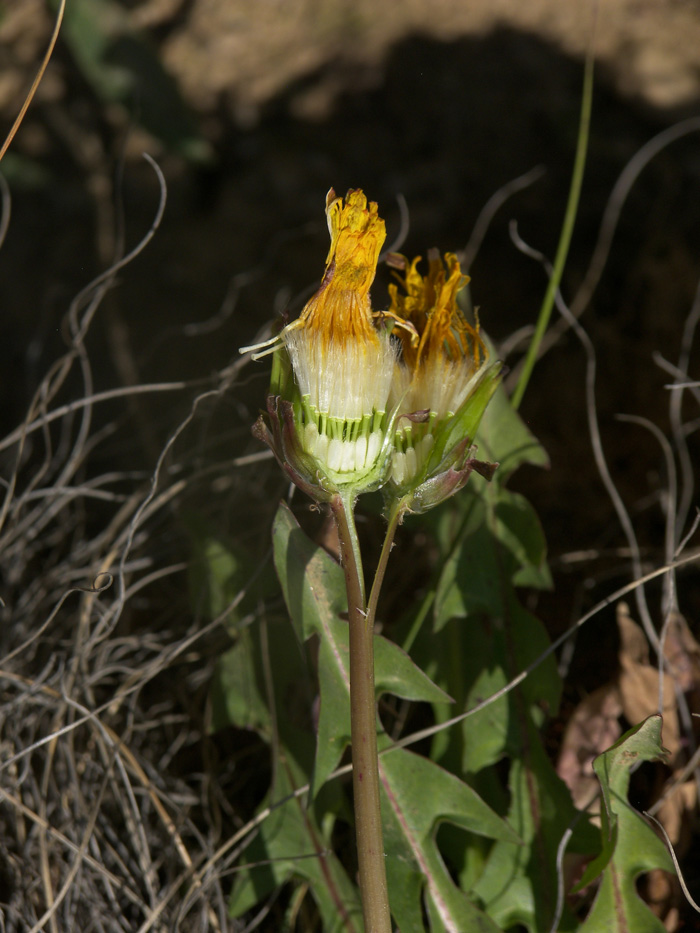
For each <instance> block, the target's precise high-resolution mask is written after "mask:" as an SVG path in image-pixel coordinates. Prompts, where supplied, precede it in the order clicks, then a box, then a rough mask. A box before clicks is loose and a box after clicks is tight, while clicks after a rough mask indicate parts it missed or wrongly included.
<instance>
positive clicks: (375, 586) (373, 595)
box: [367, 499, 407, 628]
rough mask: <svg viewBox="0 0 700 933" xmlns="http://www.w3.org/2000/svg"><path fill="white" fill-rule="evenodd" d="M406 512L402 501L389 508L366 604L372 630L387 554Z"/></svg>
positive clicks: (387, 558)
mask: <svg viewBox="0 0 700 933" xmlns="http://www.w3.org/2000/svg"><path fill="white" fill-rule="evenodd" d="M406 511H407V507H406V505H405V500H404V499H397V500H395V501H394V503H393V505H392V506H391V511H390V513H389V520H388V523H387V529H386V535H385V536H384V544H383V545H382V553H381V554H380V555H379V562H378V564H377V569H376V571H375V574H374V581H373V583H372V589H371V590H370V594H369V601H368V603H367V625H368V626H370V627H371V628H374V619H375V617H376V615H377V603H378V602H379V593H380V591H381V588H382V583H383V582H384V574H385V573H386V565H387V564H388V563H389V554H390V553H391V549H392V547H393V546H394V535H395V534H396V529H397V528H398V526H399V525H400V524H401V522H402V521H403V517H404V515H405V514H406Z"/></svg>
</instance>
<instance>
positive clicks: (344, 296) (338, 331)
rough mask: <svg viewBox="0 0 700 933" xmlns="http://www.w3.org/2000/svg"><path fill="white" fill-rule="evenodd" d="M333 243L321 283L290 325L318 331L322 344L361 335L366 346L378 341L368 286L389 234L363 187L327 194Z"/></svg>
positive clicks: (372, 278)
mask: <svg viewBox="0 0 700 933" xmlns="http://www.w3.org/2000/svg"><path fill="white" fill-rule="evenodd" d="M326 217H327V218H328V230H329V232H330V235H331V247H330V250H329V251H328V256H327V258H326V271H325V274H324V276H323V281H322V282H321V287H320V288H319V290H318V291H317V292H316V294H315V295H314V296H313V298H312V299H311V300H310V301H309V302H308V304H307V305H306V307H305V308H304V310H303V311H302V313H301V316H300V317H299V320H298V321H296V322H295V323H294V324H291V325H290V328H296V327H303V328H305V329H307V330H309V331H313V332H314V336H315V338H316V339H317V340H319V341H320V343H321V345H322V347H323V348H324V349H327V348H328V346H329V344H331V343H333V344H336V345H343V344H345V343H346V342H347V341H348V340H350V339H354V340H360V341H361V342H363V343H365V344H366V346H367V349H370V348H372V349H376V348H377V347H378V346H379V337H378V336H377V331H376V329H375V326H374V323H373V321H372V308H371V305H370V299H369V290H370V286H371V285H372V282H373V281H374V276H375V274H376V271H377V260H378V259H379V252H380V250H381V248H382V244H383V243H384V239H385V237H386V228H385V226H384V221H383V220H382V219H381V217H380V216H379V214H378V213H377V205H376V204H375V203H374V202H373V201H370V202H369V204H368V203H367V198H366V197H365V195H364V194H363V193H362V191H359V190H356V191H349V192H348V193H347V196H346V198H345V200H344V201H343V198H339V197H336V194H335V191H334V190H333V189H332V188H331V190H330V191H329V192H328V195H327V197H326Z"/></svg>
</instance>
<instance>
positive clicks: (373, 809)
mask: <svg viewBox="0 0 700 933" xmlns="http://www.w3.org/2000/svg"><path fill="white" fill-rule="evenodd" d="M330 506H331V509H332V511H333V515H334V517H335V520H336V524H337V526H338V537H339V539H340V547H341V553H342V558H343V570H344V572H345V586H346V588H347V594H348V613H349V619H350V733H351V739H352V786H353V796H354V803H355V834H356V838H357V861H358V874H359V880H360V896H361V898H362V913H363V916H364V921H365V933H391V914H390V912H389V896H388V892H387V884H386V865H385V863H384V840H383V836H382V817H381V812H380V808H379V766H378V761H377V707H376V701H375V697H374V626H373V624H372V621H371V620H370V618H369V617H368V614H367V611H366V609H365V588H364V579H363V575H362V561H361V558H360V548H359V543H358V540H357V529H356V527H355V517H354V496H353V495H352V494H346V495H342V494H338V495H335V496H333V498H332V499H331V502H330Z"/></svg>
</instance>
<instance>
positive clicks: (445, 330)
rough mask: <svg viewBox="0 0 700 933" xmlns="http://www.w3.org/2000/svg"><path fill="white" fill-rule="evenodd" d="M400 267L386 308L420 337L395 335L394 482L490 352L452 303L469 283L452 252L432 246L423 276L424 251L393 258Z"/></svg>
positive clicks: (457, 403)
mask: <svg viewBox="0 0 700 933" xmlns="http://www.w3.org/2000/svg"><path fill="white" fill-rule="evenodd" d="M390 261H391V264H392V265H393V266H394V267H395V268H397V269H400V270H402V271H403V273H404V274H403V275H402V276H401V275H399V274H396V278H397V279H398V281H399V283H400V285H401V287H402V290H400V288H399V286H397V285H395V284H392V285H390V286H389V292H390V295H391V307H390V309H389V314H390V315H392V316H396V317H400V318H403V319H404V320H405V321H406V322H408V323H410V324H412V325H413V326H414V327H415V330H416V332H417V335H418V339H416V338H415V336H412V335H411V333H410V331H408V330H407V329H405V328H404V329H400V330H399V331H398V336H399V338H400V340H401V344H402V349H403V361H402V362H401V363H397V365H396V372H395V377H394V384H393V386H392V399H393V400H396V403H397V404H398V405H399V418H398V420H397V424H396V448H397V450H396V453H395V454H394V457H393V464H392V478H393V479H394V481H395V482H396V483H398V484H403V483H406V482H408V481H410V480H411V479H412V477H413V476H415V475H416V474H417V473H418V472H419V471H420V469H421V467H422V466H423V464H424V463H425V462H426V460H427V458H428V457H429V455H430V454H431V452H432V451H433V449H434V446H435V440H436V435H437V434H438V432H439V431H440V428H441V425H444V424H445V423H446V422H447V421H448V420H449V419H450V418H452V417H453V416H454V415H455V413H456V412H457V411H458V410H459V409H460V408H461V406H462V405H463V404H464V402H465V401H466V400H467V399H468V398H469V397H470V395H471V393H472V392H473V391H474V389H475V387H476V386H477V384H478V382H479V380H480V371H481V369H482V366H483V365H484V363H485V361H486V359H487V357H488V351H487V349H486V345H485V344H484V342H483V340H482V339H481V337H480V335H479V325H478V322H477V323H476V326H472V325H471V324H470V323H469V322H468V321H467V319H466V317H465V316H464V314H463V312H462V310H461V309H460V307H459V305H458V303H457V296H458V294H459V292H460V291H461V289H462V288H464V286H465V285H466V284H467V282H468V281H469V276H467V275H464V274H463V273H462V270H461V268H460V265H459V261H458V259H457V257H456V255H455V254H454V253H446V254H445V260H444V264H443V261H442V259H441V258H440V255H439V253H438V252H437V251H436V250H431V251H430V253H429V254H428V274H427V275H426V276H423V275H421V273H420V272H419V271H418V264H419V263H420V261H421V257H420V256H419V257H417V258H416V259H414V260H413V262H409V261H408V260H407V259H406V258H405V257H403V256H398V255H397V256H393V257H391V260H390Z"/></svg>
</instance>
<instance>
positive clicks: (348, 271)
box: [251, 189, 398, 488]
mask: <svg viewBox="0 0 700 933" xmlns="http://www.w3.org/2000/svg"><path fill="white" fill-rule="evenodd" d="M326 217H327V219H328V230H329V232H330V236H331V246H330V250H329V252H328V256H327V258H326V270H325V273H324V276H323V279H322V281H321V285H320V287H319V289H318V291H317V292H316V293H315V294H314V295H313V297H312V298H311V299H310V301H309V302H308V303H307V304H306V306H305V307H304V310H303V311H302V313H301V315H300V316H299V318H298V320H296V321H293V322H292V323H291V324H288V325H287V327H285V328H284V330H283V331H282V332H281V334H280V335H279V337H277V338H275V339H274V340H272V341H269V342H268V344H265V345H262V346H265V347H269V348H270V349H267V350H266V352H271V350H275V349H278V348H279V349H281V348H282V347H283V348H284V349H285V350H286V353H287V354H288V358H289V362H290V363H291V370H292V373H293V378H294V384H295V388H294V390H293V393H292V394H294V395H295V396H296V398H297V399H298V402H297V404H296V406H295V426H296V433H297V435H298V437H299V439H300V443H301V447H302V448H303V451H304V453H305V454H306V455H308V456H309V457H310V458H312V459H313V461H314V462H315V464H316V472H317V473H318V474H319V476H320V477H322V478H325V483H326V485H327V486H335V487H339V486H344V485H348V486H350V485H351V486H353V487H358V488H359V486H360V485H361V486H362V488H369V487H370V486H373V487H374V488H376V486H378V485H380V484H381V482H382V481H383V479H384V474H385V470H384V465H385V463H386V462H387V461H388V457H389V447H390V441H389V440H388V439H387V435H386V427H387V424H388V422H389V421H390V417H389V416H388V414H387V401H388V397H389V391H390V388H391V380H392V376H393V373H394V364H395V361H396V357H397V354H398V348H397V346H396V345H395V344H394V343H392V341H391V338H390V336H389V332H388V329H387V328H386V327H384V326H383V324H381V323H380V325H379V326H377V324H375V315H374V313H373V311H372V306H371V302H370V295H369V290H370V287H371V285H372V282H373V281H374V276H375V274H376V270H377V261H378V259H379V253H380V251H381V248H382V244H383V243H384V239H385V237H386V229H385V226H384V221H383V220H382V219H381V218H380V217H379V214H378V213H377V205H376V204H375V203H374V202H369V203H368V201H367V198H366V197H365V195H364V194H363V193H362V191H359V190H351V191H349V192H348V194H347V196H346V197H345V199H343V198H339V197H337V196H336V194H335V192H334V191H333V189H331V190H330V191H329V192H328V196H327V198H326ZM251 349H253V348H251ZM255 349H259V348H255ZM260 355H262V354H260ZM280 394H281V395H282V396H283V397H290V398H291V395H290V394H289V393H287V396H285V392H284V391H282V392H281V393H280ZM307 472H308V471H307Z"/></svg>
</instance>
